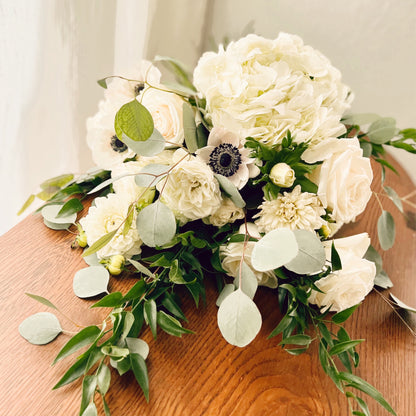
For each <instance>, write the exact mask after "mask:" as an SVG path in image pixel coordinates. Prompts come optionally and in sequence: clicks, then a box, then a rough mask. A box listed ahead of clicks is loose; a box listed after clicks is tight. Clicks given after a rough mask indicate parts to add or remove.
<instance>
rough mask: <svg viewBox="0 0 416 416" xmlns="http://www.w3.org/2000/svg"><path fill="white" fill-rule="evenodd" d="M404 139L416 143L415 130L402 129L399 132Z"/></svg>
mask: <svg viewBox="0 0 416 416" xmlns="http://www.w3.org/2000/svg"><path fill="white" fill-rule="evenodd" d="M399 133H400V134H401V135H402V136H403V138H404V139H412V140H414V141H416V129H403V130H400V132H399Z"/></svg>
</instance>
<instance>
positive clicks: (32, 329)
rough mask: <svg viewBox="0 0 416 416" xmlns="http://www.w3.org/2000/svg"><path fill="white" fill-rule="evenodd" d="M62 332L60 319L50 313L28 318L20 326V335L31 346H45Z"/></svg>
mask: <svg viewBox="0 0 416 416" xmlns="http://www.w3.org/2000/svg"><path fill="white" fill-rule="evenodd" d="M61 332H62V328H61V324H60V323H59V321H58V318H57V317H56V316H55V315H54V314H53V313H50V312H39V313H35V314H34V315H31V316H29V317H28V318H26V319H25V320H24V321H23V322H22V323H21V324H20V325H19V333H20V335H21V336H22V337H23V338H24V339H26V340H27V341H29V342H30V343H31V344H35V345H44V344H48V343H49V342H51V341H52V340H54V339H55V338H56V337H57V336H58V335H59V334H60V333H61Z"/></svg>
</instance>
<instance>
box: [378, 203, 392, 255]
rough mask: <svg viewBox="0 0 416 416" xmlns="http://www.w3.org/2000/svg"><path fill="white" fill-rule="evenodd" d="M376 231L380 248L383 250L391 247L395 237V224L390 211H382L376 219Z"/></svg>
mask: <svg viewBox="0 0 416 416" xmlns="http://www.w3.org/2000/svg"><path fill="white" fill-rule="evenodd" d="M377 232H378V240H379V241H380V246H381V248H382V249H383V250H389V249H390V248H392V247H393V244H394V239H395V237H396V226H395V223H394V218H393V216H392V215H391V214H390V212H388V211H383V212H382V214H381V215H380V218H379V219H378V221H377Z"/></svg>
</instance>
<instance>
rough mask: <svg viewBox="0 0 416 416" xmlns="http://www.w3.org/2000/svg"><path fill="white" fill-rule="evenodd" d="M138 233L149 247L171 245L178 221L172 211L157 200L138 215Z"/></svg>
mask: <svg viewBox="0 0 416 416" xmlns="http://www.w3.org/2000/svg"><path fill="white" fill-rule="evenodd" d="M136 222H137V231H138V232H139V235H140V238H141V239H142V241H143V243H144V244H146V245H147V246H148V247H156V246H163V244H167V243H169V241H171V240H172V238H173V237H174V236H175V233H176V220H175V215H174V214H173V212H172V210H171V209H170V208H168V207H167V206H166V205H165V204H163V203H162V202H160V201H159V200H157V201H156V202H154V203H153V204H150V205H148V206H147V207H145V208H143V209H142V210H141V211H140V212H139V214H138V215H137V221H136Z"/></svg>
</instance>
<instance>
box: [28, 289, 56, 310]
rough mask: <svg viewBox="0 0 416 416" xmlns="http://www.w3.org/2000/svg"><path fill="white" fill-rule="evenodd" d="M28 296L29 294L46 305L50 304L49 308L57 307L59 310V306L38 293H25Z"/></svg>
mask: <svg viewBox="0 0 416 416" xmlns="http://www.w3.org/2000/svg"><path fill="white" fill-rule="evenodd" d="M25 295H26V296H29V297H30V298H32V299H34V300H36V301H38V302H40V303H42V304H44V305H45V306H48V307H49V308H52V309H56V310H58V308H57V307H56V306H55V305H54V304H53V303H52V302H51V301H49V300H48V299H46V298H44V297H42V296H38V295H33V294H32V293H25Z"/></svg>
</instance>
